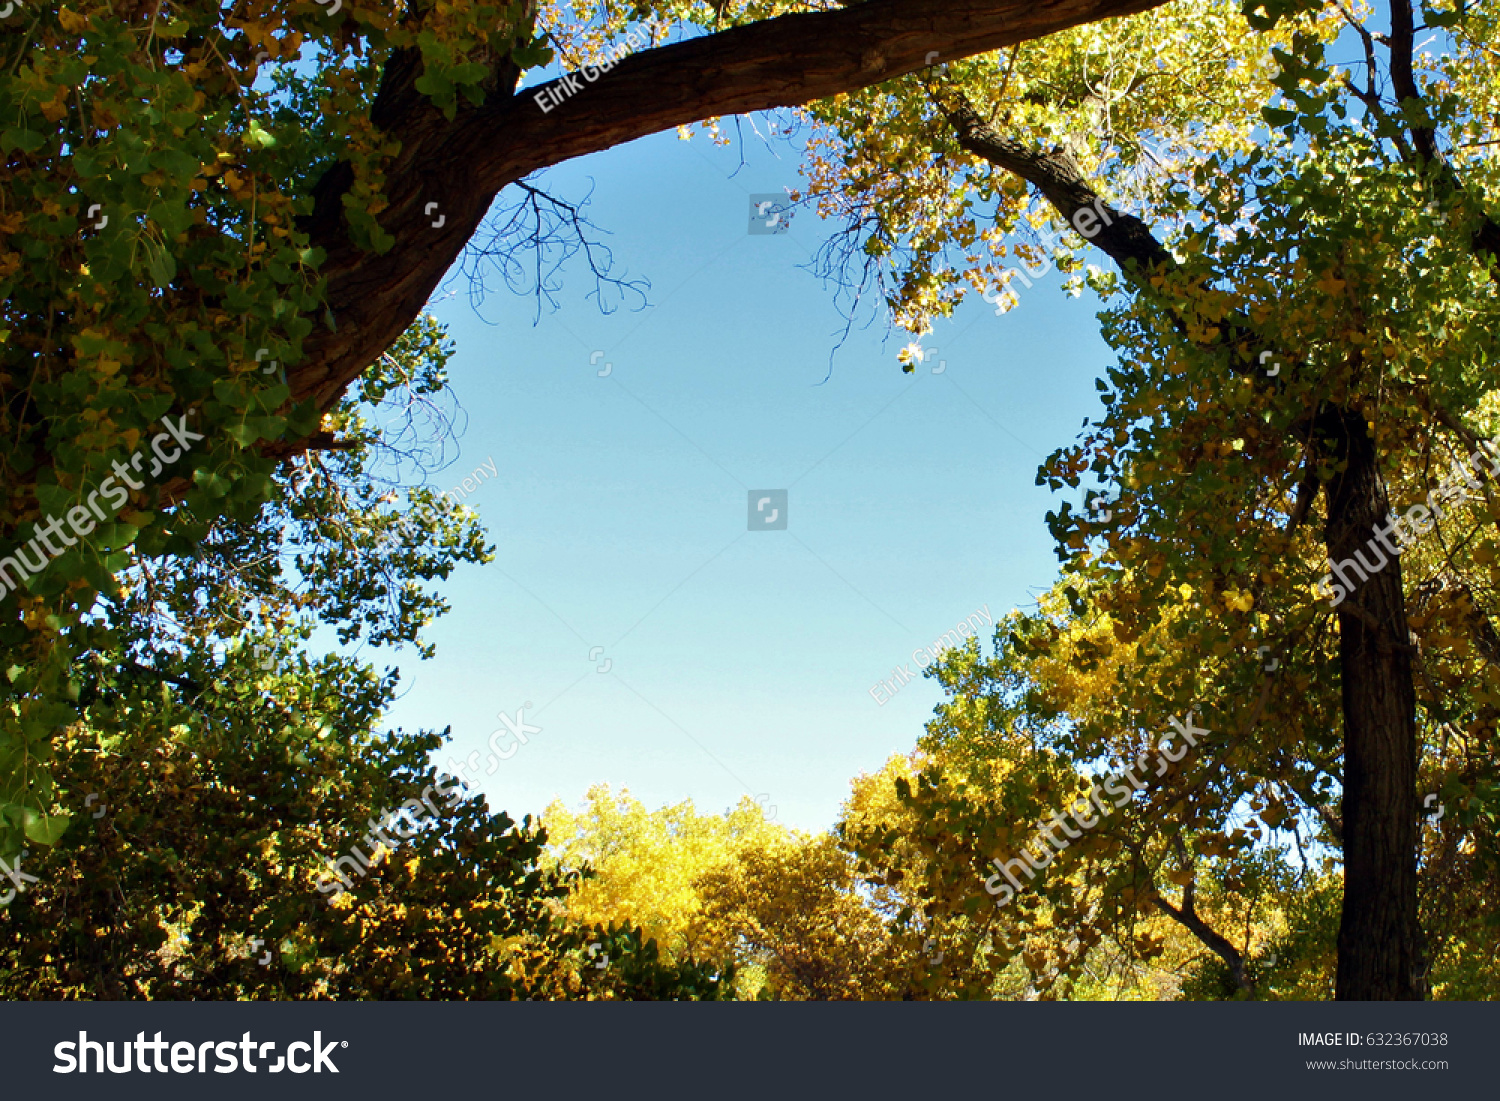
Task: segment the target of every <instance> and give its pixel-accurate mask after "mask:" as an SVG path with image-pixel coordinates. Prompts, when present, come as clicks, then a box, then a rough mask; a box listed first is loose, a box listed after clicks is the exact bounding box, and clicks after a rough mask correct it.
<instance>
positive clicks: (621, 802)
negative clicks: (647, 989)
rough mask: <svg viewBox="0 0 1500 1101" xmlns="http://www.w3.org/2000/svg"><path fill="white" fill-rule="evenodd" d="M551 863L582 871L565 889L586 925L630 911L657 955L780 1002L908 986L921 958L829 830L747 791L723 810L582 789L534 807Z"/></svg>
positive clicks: (907, 989)
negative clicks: (764, 806) (819, 830)
mask: <svg viewBox="0 0 1500 1101" xmlns="http://www.w3.org/2000/svg"><path fill="white" fill-rule="evenodd" d="M543 821H545V822H546V823H547V829H548V833H549V836H550V837H551V838H552V861H553V862H555V865H554V866H556V867H557V868H559V869H561V870H568V871H584V870H586V871H587V872H588V878H587V879H586V880H585V881H584V882H583V883H582V884H581V885H580V886H579V887H578V888H577V889H575V890H574V891H572V892H571V893H570V894H569V895H568V898H567V903H566V912H567V915H568V917H569V918H571V919H573V920H574V921H577V922H581V923H583V924H586V925H598V924H604V923H610V922H614V921H619V920H624V919H627V918H628V919H629V920H633V921H636V922H639V923H640V926H641V928H642V931H643V935H645V936H648V937H650V938H651V939H652V940H653V941H655V942H657V943H659V944H660V945H661V947H662V950H663V953H664V955H665V957H666V958H667V959H668V960H698V961H701V962H702V964H703V965H705V966H711V967H715V968H717V969H719V970H720V971H721V972H730V973H733V974H735V975H736V976H737V979H736V988H737V991H738V994H739V996H741V997H746V998H761V999H777V1000H793V1001H806V1000H828V999H851V998H853V999H872V998H875V999H878V998H892V997H896V998H899V997H902V996H907V995H910V994H911V993H912V992H913V991H915V990H917V989H919V987H918V986H917V984H916V983H915V982H914V981H913V978H912V977H913V975H915V974H917V969H918V967H919V961H918V956H917V953H916V952H915V951H914V950H913V947H912V945H911V944H910V938H899V937H893V936H892V935H891V934H890V931H889V928H888V926H889V916H890V915H889V914H888V913H887V912H886V909H885V908H884V907H882V905H881V900H880V898H879V897H878V896H877V897H875V898H871V897H867V896H866V894H864V893H862V892H861V891H860V890H859V888H858V884H857V883H856V881H855V877H854V868H853V862H852V860H851V859H850V858H849V856H848V855H847V854H846V853H844V852H843V851H842V850H841V849H840V848H839V847H838V846H837V845H836V844H835V842H834V839H833V838H832V837H831V836H830V835H827V834H824V835H819V836H808V835H806V834H803V833H800V832H798V831H795V830H791V829H788V828H786V827H785V826H778V825H775V824H774V823H772V822H769V821H767V820H766V819H765V817H764V815H763V813H762V810H761V808H760V807H759V806H758V805H756V804H754V803H752V802H751V801H750V800H749V799H742V800H741V801H740V804H739V806H738V807H735V808H733V809H731V810H729V811H727V812H726V813H725V814H724V815H723V816H719V815H704V814H699V813H698V812H697V811H695V810H694V808H693V806H692V804H691V803H690V802H689V803H681V804H678V805H676V806H669V807H662V808H661V809H659V810H655V811H649V810H647V809H646V808H645V807H644V806H642V805H641V803H640V802H639V801H637V800H636V799H634V798H632V797H631V796H630V794H629V793H628V792H621V793H620V794H619V795H615V794H613V793H612V792H611V791H610V790H609V788H608V787H607V786H603V785H600V786H596V787H593V788H590V789H589V792H588V796H587V799H586V801H585V804H584V806H583V807H581V808H580V809H579V810H578V811H576V812H574V811H570V810H569V809H568V808H567V807H565V806H563V805H562V804H561V803H557V802H554V803H553V804H552V805H551V806H550V807H548V808H547V810H546V811H545V812H544V813H543Z"/></svg>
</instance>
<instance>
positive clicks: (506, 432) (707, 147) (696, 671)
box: [373, 105, 1111, 830]
mask: <svg viewBox="0 0 1500 1101" xmlns="http://www.w3.org/2000/svg"><path fill="white" fill-rule="evenodd" d="M565 110H566V106H565V105H564V107H562V108H560V109H559V113H560V114H561V113H564V112H565ZM561 122H562V120H560V124H561ZM762 129H764V123H762ZM747 132H748V131H747ZM742 157H743V159H744V161H745V162H746V163H745V164H744V165H743V166H741V158H742ZM797 159H798V153H797V150H796V149H790V148H788V147H786V146H785V145H781V146H779V147H776V148H775V149H774V150H768V149H767V148H766V147H765V146H764V145H762V144H760V143H759V142H753V143H749V142H747V143H745V144H736V145H735V146H734V147H732V148H723V147H717V148H716V147H714V146H712V145H711V144H710V143H709V142H708V141H707V140H705V139H703V138H701V137H699V138H695V139H694V140H693V141H692V142H690V143H686V142H681V141H679V140H677V138H676V136H675V135H673V134H666V135H658V136H656V137H653V138H648V139H644V140H642V141H638V142H635V143H633V144H631V145H629V146H624V147H620V148H617V149H613V150H609V151H606V152H604V153H600V154H597V155H595V156H592V157H589V158H587V159H584V160H580V161H576V162H573V163H571V164H568V165H565V166H562V167H561V168H558V169H555V170H553V171H551V172H550V173H548V174H547V175H546V176H544V177H542V178H541V179H540V180H539V181H536V182H538V183H539V184H540V185H542V186H545V187H546V188H547V189H548V190H550V191H552V192H553V193H554V194H556V195H558V196H559V197H561V198H564V199H568V200H573V201H576V200H578V199H580V198H582V197H583V196H584V195H585V194H586V193H588V191H589V189H590V187H591V186H592V187H593V201H592V204H591V205H590V207H589V208H588V213H589V215H590V216H591V218H592V219H593V221H594V222H595V223H596V224H598V225H599V226H600V227H601V228H602V229H604V230H607V231H608V232H609V236H608V237H606V238H605V240H606V241H607V243H608V245H609V247H610V248H611V249H612V250H613V252H614V257H615V262H616V265H617V271H619V272H621V273H623V274H628V275H630V276H643V277H645V278H648V279H649V280H650V281H651V283H652V289H651V290H650V292H649V299H650V306H649V307H648V308H646V309H644V310H638V311H633V310H629V309H626V310H621V311H619V312H616V313H614V314H613V315H610V316H602V315H601V314H600V311H599V309H598V307H597V305H596V304H595V303H594V302H593V301H590V300H586V298H585V295H586V293H587V292H588V291H589V290H591V289H592V287H593V282H592V279H591V278H590V277H589V276H588V272H587V270H586V268H585V266H584V265H583V263H582V262H581V259H577V258H575V260H574V261H573V262H572V263H571V264H570V265H569V266H568V268H567V269H566V272H565V275H566V283H565V286H564V289H563V292H562V294H561V295H560V296H559V302H560V307H559V309H558V310H556V311H555V312H553V311H549V310H546V309H544V311H543V314H542V317H541V320H540V322H539V323H537V324H533V317H534V313H535V303H534V301H533V300H531V299H528V298H519V297H516V296H514V295H512V294H510V293H509V292H507V291H506V290H504V289H503V288H501V287H497V288H496V289H495V290H494V292H493V293H491V294H490V295H489V297H488V298H487V300H486V302H485V303H484V306H483V307H482V310H481V313H482V315H483V316H482V317H481V316H480V315H479V314H476V312H475V309H474V308H473V306H472V305H471V304H470V302H469V299H468V295H467V289H468V288H467V283H466V282H465V281H463V280H462V279H458V280H457V281H454V282H452V283H450V285H449V289H456V290H457V291H458V292H459V293H458V294H457V295H456V296H454V297H450V298H447V299H444V300H442V301H440V302H438V304H437V305H436V311H435V312H436V313H437V315H438V317H439V318H440V319H441V320H442V321H444V322H445V323H446V324H447V325H449V326H450V330H451V334H452V336H453V337H454V339H455V340H456V342H457V346H458V354H457V356H456V357H455V359H454V360H453V362H452V364H451V374H452V381H453V387H454V390H455V391H456V394H457V397H458V399H459V401H460V402H461V403H462V404H463V405H464V407H465V408H466V409H467V412H468V415H469V419H468V425H467V429H466V431H465V433H464V435H463V437H462V439H461V440H460V443H461V448H462V454H461V455H460V457H459V458H458V460H457V461H456V462H455V463H454V464H453V465H451V466H449V467H447V468H446V469H444V470H442V471H441V472H438V473H436V474H434V475H433V476H432V478H431V481H432V482H433V483H434V484H436V485H437V486H439V487H441V488H450V487H452V486H456V485H459V484H460V483H461V481H462V479H463V477H464V475H465V474H467V473H469V472H471V471H473V470H475V469H476V468H478V467H480V466H481V465H482V464H485V463H487V462H489V461H490V460H493V463H494V467H495V470H496V472H497V476H496V477H494V478H489V477H486V479H485V480H484V482H483V484H482V485H481V486H480V488H479V489H478V490H477V491H476V492H475V493H474V494H473V495H472V496H470V497H469V499H468V502H467V503H469V504H472V505H473V506H474V507H476V508H477V510H478V511H479V513H480V516H481V518H482V520H483V522H484V524H485V526H486V527H487V529H488V531H489V533H490V537H491V541H492V542H493V543H494V544H495V545H496V552H495V560H494V562H492V563H490V564H489V565H487V566H483V567H478V566H467V567H462V568H460V569H459V570H458V571H456V573H455V574H454V576H453V577H452V578H450V579H449V581H448V582H447V583H446V584H445V585H444V586H443V592H444V593H445V595H446V596H447V598H448V599H449V601H450V602H451V603H452V605H453V610H452V612H451V613H450V614H449V615H447V616H446V617H444V618H443V619H440V620H438V621H437V622H436V623H435V624H433V625H432V627H431V628H429V634H428V638H429V639H430V640H431V641H433V642H435V643H436V645H437V656H436V657H435V658H434V659H432V660H430V661H427V662H419V661H417V660H416V659H415V658H414V656H413V655H411V654H409V653H403V654H401V655H400V657H399V659H398V660H399V664H400V666H401V668H402V671H403V682H402V683H403V691H404V693H405V694H404V695H403V696H402V698H401V699H400V701H399V702H398V703H397V704H396V706H395V707H394V709H393V710H392V712H391V713H390V715H389V721H390V723H391V725H393V726H394V725H400V726H404V727H406V728H408V729H412V728H416V727H427V728H437V729H442V728H443V727H445V726H451V727H452V728H453V733H454V743H453V747H452V748H453V751H454V752H455V753H456V754H457V755H458V756H460V757H462V756H465V755H467V754H468V753H470V752H471V751H473V750H480V751H481V753H480V759H481V761H483V760H484V758H485V756H486V754H487V753H488V749H487V743H488V740H489V737H490V734H491V732H492V731H495V730H497V729H499V728H500V725H501V724H500V723H499V721H498V717H497V715H498V712H500V711H504V712H506V713H508V714H510V715H514V713H515V709H516V708H518V707H521V706H522V705H523V704H524V703H525V702H526V701H530V702H531V704H532V706H531V707H530V708H528V709H527V711H526V719H527V721H528V722H530V723H531V724H533V725H535V726H539V727H541V733H540V734H536V735H533V736H531V739H530V741H529V743H528V744H527V745H525V746H524V747H522V748H521V749H520V750H519V752H517V753H516V754H515V755H514V756H513V757H511V758H510V759H509V760H505V761H503V762H499V763H498V765H497V767H496V770H495V772H494V774H493V775H491V776H489V777H488V778H487V779H483V780H482V781H481V783H480V784H479V786H480V787H481V788H482V789H483V790H484V791H485V792H486V794H487V795H488V796H489V799H490V804H491V806H492V807H495V808H496V809H502V808H503V809H505V810H507V811H508V812H510V813H511V814H512V815H513V816H514V817H517V818H519V817H520V815H522V814H524V813H534V812H538V811H540V810H541V809H542V808H543V807H545V806H546V804H547V803H548V802H550V801H551V800H552V799H553V798H554V797H561V798H563V799H564V800H566V801H568V802H569V803H575V804H576V803H577V802H578V800H579V799H580V798H581V797H582V795H583V793H584V792H585V791H586V790H587V788H588V787H589V786H590V785H591V784H594V783H598V782H608V783H610V784H611V785H612V786H614V787H615V788H617V789H618V788H620V787H626V788H629V790H630V791H631V792H632V793H633V794H634V795H635V796H636V797H638V798H640V799H641V800H643V801H644V802H645V803H646V804H647V805H648V806H652V807H655V806H659V805H661V804H664V803H672V802H678V801H681V800H683V799H687V798H691V799H692V800H693V801H694V803H695V804H696V805H697V807H698V808H699V809H700V810H703V811H708V812H713V813H717V812H721V811H722V810H723V809H724V808H725V807H726V806H727V805H729V804H731V803H734V802H737V801H738V800H739V799H740V798H741V797H742V796H746V795H749V796H751V797H754V796H757V795H761V794H764V795H765V796H766V797H767V798H766V800H765V802H766V803H767V805H768V806H774V807H775V808H776V817H777V820H778V821H781V822H785V823H788V824H790V825H793V826H796V827H798V828H802V829H816V830H821V829H825V828H827V827H828V826H829V825H831V824H832V822H833V821H834V819H835V818H836V816H837V813H838V808H839V805H840V804H841V802H842V801H843V800H844V799H845V798H846V796H847V794H848V789H849V781H850V779H851V778H853V777H854V776H856V775H857V774H859V773H861V772H869V771H873V770H875V769H878V768H879V767H880V766H881V764H882V763H883V762H884V761H885V760H886V758H887V757H889V756H890V755H891V754H892V753H896V752H904V751H907V750H909V749H910V748H911V747H912V745H913V743H914V742H915V740H916V738H917V737H918V736H919V735H920V733H921V731H922V726H923V724H924V722H926V721H927V719H928V718H929V717H930V716H931V713H932V709H933V706H934V705H935V704H936V703H937V701H938V700H939V698H940V692H939V691H938V689H937V687H936V685H935V684H934V683H933V682H931V681H930V680H927V679H925V678H919V679H917V680H915V681H912V682H911V683H909V684H907V685H905V686H904V687H903V688H902V689H901V690H900V692H899V693H898V694H897V695H896V696H895V697H894V698H893V699H891V700H890V701H889V702H887V703H885V704H884V705H883V706H880V705H877V704H876V702H875V701H874V699H872V698H871V695H870V689H871V688H872V687H873V686H874V685H876V684H877V683H878V682H879V681H880V680H881V679H882V678H885V677H889V676H890V674H891V672H892V670H893V669H894V668H895V667H897V666H899V665H902V664H910V665H911V667H912V669H913V670H915V669H916V664H915V663H913V662H911V654H912V651H913V650H914V649H917V648H919V647H923V646H926V645H927V644H929V643H931V642H932V641H933V640H934V639H936V638H938V636H940V635H942V634H943V633H944V632H946V631H948V630H949V629H950V628H952V627H953V626H954V625H955V624H956V623H957V622H958V621H959V620H961V619H963V618H964V617H965V616H968V615H970V614H971V613H973V612H975V611H976V610H978V609H981V608H983V607H984V606H985V605H988V607H989V611H990V614H991V615H992V616H993V617H995V618H997V619H998V618H999V616H1001V615H1003V614H1004V613H1006V612H1008V611H1009V610H1010V609H1012V608H1013V607H1015V606H1017V605H1027V604H1030V603H1031V602H1032V601H1033V599H1034V597H1035V594H1036V593H1038V592H1039V591H1041V590H1043V589H1045V588H1046V587H1047V586H1048V585H1049V584H1050V583H1051V582H1052V580H1053V579H1054V577H1055V576H1056V569H1057V563H1056V559H1055V557H1054V555H1053V552H1052V542H1051V538H1050V536H1049V535H1048V532H1047V530H1046V526H1045V524H1044V522H1043V516H1044V514H1045V513H1046V511H1047V510H1048V509H1049V508H1053V507H1056V500H1055V499H1054V498H1053V495H1052V494H1050V493H1049V492H1048V491H1046V490H1044V489H1042V488H1039V487H1037V486H1036V485H1035V484H1034V483H1035V474H1036V467H1037V464H1038V463H1039V462H1040V461H1041V459H1042V458H1043V456H1044V454H1045V453H1047V452H1048V451H1050V450H1051V449H1052V448H1054V447H1056V446H1059V445H1061V444H1063V443H1066V442H1068V441H1071V440H1072V439H1073V438H1074V435H1075V433H1076V432H1077V430H1078V428H1079V426H1080V424H1081V422H1082V420H1083V418H1084V417H1086V416H1092V415H1094V414H1095V413H1096V412H1097V410H1098V409H1099V405H1098V403H1097V397H1096V394H1095V390H1094V387H1093V379H1094V378H1095V377H1096V376H1098V375H1100V374H1102V373H1103V370H1104V368H1105V366H1106V365H1107V364H1108V363H1109V362H1110V361H1111V359H1110V353H1109V350H1108V349H1107V348H1106V347H1105V346H1104V344H1103V342H1102V341H1101V340H1100V339H1099V336H1098V323H1097V321H1096V319H1095V316H1094V315H1095V311H1096V309H1097V303H1096V302H1095V301H1094V300H1092V299H1091V298H1090V297H1088V296H1085V297H1084V298H1081V299H1068V298H1067V297H1066V296H1065V295H1064V294H1063V293H1062V292H1061V291H1060V290H1059V289H1057V286H1056V281H1055V280H1053V281H1051V282H1050V284H1048V285H1044V284H1038V286H1037V287H1036V288H1034V289H1033V290H1030V291H1024V292H1022V295H1021V304H1020V307H1019V308H1018V309H1016V310H1014V311H1012V312H1011V313H1009V314H1007V315H1005V316H1004V317H996V316H995V315H994V313H993V310H992V308H991V307H989V306H986V305H985V304H984V303H983V302H980V301H978V300H977V299H976V300H975V301H974V302H972V303H971V304H969V305H967V306H966V307H965V309H964V310H963V311H962V312H961V313H960V314H959V315H958V317H957V318H956V319H955V320H953V321H952V322H950V323H945V324H942V325H940V327H939V328H938V330H937V331H936V332H935V333H934V334H932V335H930V336H929V337H928V338H926V340H925V341H924V343H925V344H926V345H927V346H928V347H935V348H936V349H937V357H936V361H935V362H936V363H939V364H942V365H943V370H942V373H940V374H933V373H932V372H931V370H930V368H931V366H933V365H934V361H929V363H928V364H926V365H924V366H921V367H919V368H918V373H917V374H916V375H914V376H913V375H905V374H903V373H902V372H901V369H900V367H899V366H898V365H897V362H896V356H895V353H896V351H897V350H898V349H899V348H900V347H901V346H902V345H903V344H904V343H905V340H904V338H903V334H899V333H892V334H890V335H889V336H887V333H886V330H885V321H884V318H883V317H882V318H880V320H879V321H878V322H877V324H876V325H874V326H872V327H871V328H869V329H867V330H864V331H856V332H854V333H853V334H852V336H851V338H850V340H849V341H848V342H847V343H846V344H845V345H844V347H843V348H842V349H841V350H840V351H839V352H838V354H837V356H836V358H835V360H834V363H833V373H832V376H831V377H830V378H828V380H827V382H823V383H822V384H821V385H819V383H820V382H822V380H823V379H824V377H825V375H827V373H828V370H829V353H830V351H831V350H832V348H833V346H834V344H835V343H836V342H837V339H838V333H839V331H840V329H841V328H842V320H841V318H840V317H839V315H838V313H837V312H836V310H835V307H834V303H833V296H832V291H831V289H829V288H825V287H824V286H823V285H822V284H820V283H819V282H818V281H817V280H816V279H815V278H814V277H813V276H812V275H810V274H809V273H807V272H806V271H803V270H801V269H799V267H798V265H799V264H803V263H806V262H807V261H808V259H809V258H810V256H811V254H812V252H813V251H814V250H815V249H816V248H817V247H818V246H819V245H820V244H821V243H822V241H823V240H824V239H826V237H827V236H828V235H829V234H830V233H831V232H832V231H833V230H834V228H835V227H833V226H830V225H826V224H823V223H820V222H819V221H818V220H817V219H816V218H815V217H814V216H813V215H811V214H810V213H798V214H797V216H796V218H795V219H794V221H793V223H792V226H791V230H790V232H789V233H786V234H782V235H751V234H749V233H748V231H747V230H748V225H749V208H750V198H749V197H750V195H752V194H758V193H779V192H781V191H782V190H783V188H784V187H786V186H797V185H798V184H799V183H800V182H801V181H800V180H799V177H798V175H797ZM502 198H504V197H502ZM1095 259H1096V261H1097V260H1098V257H1097V256H1096V257H1095ZM595 352H602V353H603V354H602V355H601V356H597V357H596V356H595V355H594V353H595ZM601 370H607V371H608V373H607V374H606V375H605V376H604V377H600V376H599V372H600V371H601ZM762 489H784V490H787V492H788V506H789V507H788V527H787V530H785V531H755V532H751V531H748V530H747V493H748V491H750V490H762ZM595 647H603V650H602V652H601V653H599V654H598V656H597V657H596V658H595V659H593V660H591V659H590V652H591V651H592V650H593V649H594V648H595ZM373 657H374V660H376V662H377V664H382V663H383V657H382V655H381V654H379V653H377V654H374V655H373ZM606 663H608V672H604V673H600V672H597V671H596V670H597V669H598V668H599V667H600V666H603V665H605V664H606ZM504 744H506V745H509V744H510V741H509V739H506V741H505V743H504ZM440 763H442V760H441V759H440ZM481 775H482V770H481Z"/></svg>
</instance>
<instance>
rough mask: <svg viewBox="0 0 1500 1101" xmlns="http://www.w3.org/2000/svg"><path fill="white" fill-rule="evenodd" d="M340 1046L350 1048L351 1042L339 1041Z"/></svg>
mask: <svg viewBox="0 0 1500 1101" xmlns="http://www.w3.org/2000/svg"><path fill="white" fill-rule="evenodd" d="M339 1046H340V1047H348V1046H349V1041H348V1040H340V1041H339Z"/></svg>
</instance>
